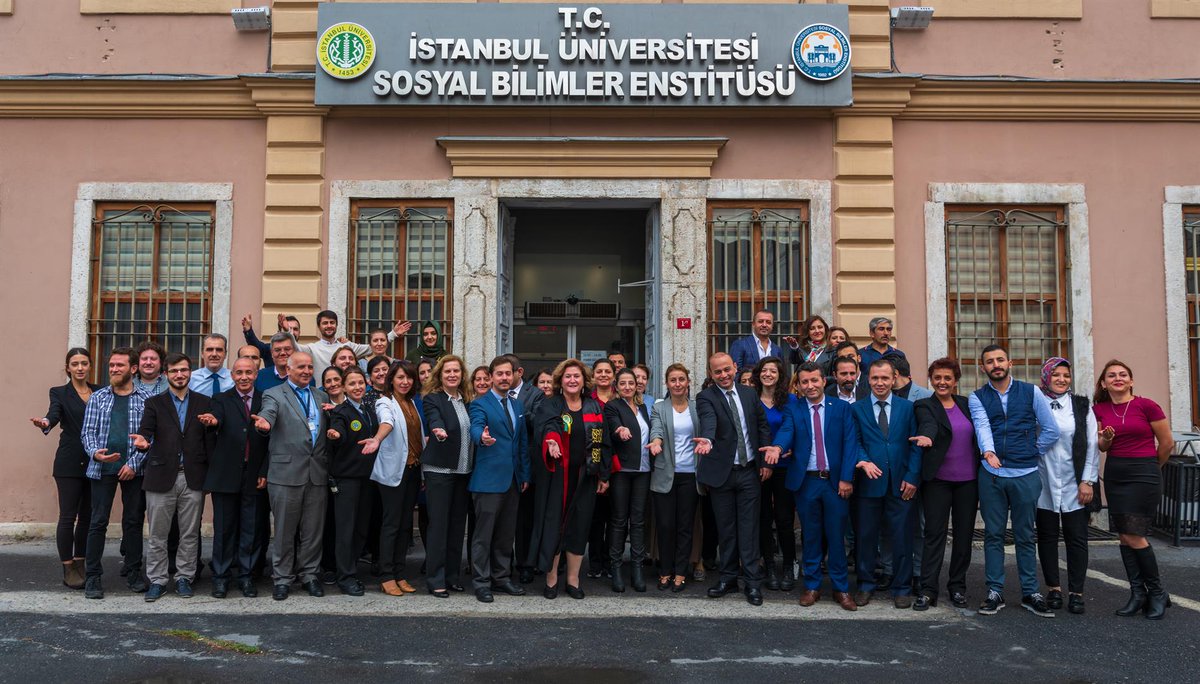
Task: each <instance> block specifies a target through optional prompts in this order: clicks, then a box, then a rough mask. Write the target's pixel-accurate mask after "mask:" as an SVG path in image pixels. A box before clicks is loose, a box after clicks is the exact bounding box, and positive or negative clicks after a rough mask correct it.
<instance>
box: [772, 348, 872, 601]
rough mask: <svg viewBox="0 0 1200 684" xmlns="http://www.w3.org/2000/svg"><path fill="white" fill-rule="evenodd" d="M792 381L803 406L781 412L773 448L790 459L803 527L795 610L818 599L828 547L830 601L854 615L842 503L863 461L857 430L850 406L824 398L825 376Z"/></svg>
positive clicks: (802, 371) (807, 369)
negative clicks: (801, 572)
mask: <svg viewBox="0 0 1200 684" xmlns="http://www.w3.org/2000/svg"><path fill="white" fill-rule="evenodd" d="M796 381H797V382H798V383H799V385H800V394H802V395H803V396H804V399H805V400H804V401H801V402H792V403H789V404H787V405H786V407H785V408H784V411H786V415H785V416H784V420H783V423H782V424H781V425H780V428H779V432H778V433H777V434H776V435H775V446H777V447H779V448H780V449H781V450H783V451H784V452H788V451H790V452H792V453H793V454H795V464H794V465H793V466H792V467H790V468H788V469H787V481H786V483H785V484H786V485H787V488H788V489H790V490H792V491H793V492H795V493H796V510H797V511H799V512H800V520H801V522H802V523H803V526H804V550H803V560H804V563H803V567H804V593H803V594H801V595H800V605H801V606H804V607H806V608H807V607H809V606H811V605H813V604H814V603H816V602H817V601H818V600H819V599H820V598H821V560H822V558H823V557H824V556H825V544H826V543H827V542H828V544H829V545H830V553H829V557H828V559H827V560H826V563H825V566H826V568H827V569H828V570H829V581H830V584H832V585H833V600H834V601H836V602H837V604H838V605H839V606H841V607H842V608H843V609H845V610H857V609H858V607H857V606H855V605H854V601H853V600H852V599H851V598H850V578H849V576H848V574H847V568H846V554H845V553H844V552H843V550H842V540H843V539H844V538H845V536H846V518H847V516H848V515H849V512H850V506H849V501H848V500H849V498H850V494H851V493H853V491H854V483H853V478H854V464H855V463H858V462H859V461H860V460H862V458H863V456H862V453H861V449H862V447H861V446H860V445H859V441H858V428H857V426H856V425H855V423H854V418H853V416H851V413H850V412H851V406H850V404H847V403H846V402H844V401H842V400H840V399H834V398H832V397H829V396H826V395H825V372H824V369H822V368H821V366H820V365H818V364H816V363H812V362H808V363H803V364H800V367H799V369H798V370H797V372H796ZM814 437H815V438H814ZM802 465H803V467H801V466H802Z"/></svg>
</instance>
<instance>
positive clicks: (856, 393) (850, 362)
mask: <svg viewBox="0 0 1200 684" xmlns="http://www.w3.org/2000/svg"><path fill="white" fill-rule="evenodd" d="M861 372H862V371H860V370H859V368H858V357H857V356H853V355H846V356H838V357H836V358H834V360H833V382H831V383H829V384H828V385H827V386H826V387H825V396H827V397H829V398H831V399H841V400H842V401H844V402H846V403H847V404H853V403H855V402H858V401H861V400H863V399H866V398H867V395H869V394H870V393H871V388H870V387H869V386H868V385H867V383H865V382H863V381H862V378H861V377H860V374H861Z"/></svg>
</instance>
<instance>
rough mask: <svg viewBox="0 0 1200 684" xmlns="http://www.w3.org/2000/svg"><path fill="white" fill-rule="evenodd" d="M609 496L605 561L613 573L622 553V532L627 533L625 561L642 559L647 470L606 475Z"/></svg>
mask: <svg viewBox="0 0 1200 684" xmlns="http://www.w3.org/2000/svg"><path fill="white" fill-rule="evenodd" d="M608 495H609V496H610V497H611V498H612V500H611V501H610V506H609V517H608V560H609V562H610V563H611V564H612V568H613V572H616V571H617V569H618V568H620V567H621V557H622V556H623V555H625V532H626V530H628V532H629V560H630V561H632V562H633V563H635V564H640V563H641V562H642V560H644V559H645V558H646V504H647V503H648V502H649V498H650V473H648V472H645V473H639V472H629V471H621V472H619V473H614V474H613V476H612V477H611V478H609V492H608Z"/></svg>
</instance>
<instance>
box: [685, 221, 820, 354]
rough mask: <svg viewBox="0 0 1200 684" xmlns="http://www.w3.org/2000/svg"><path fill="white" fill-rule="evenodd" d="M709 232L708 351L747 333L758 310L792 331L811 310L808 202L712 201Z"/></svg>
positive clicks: (779, 329) (780, 331)
mask: <svg viewBox="0 0 1200 684" xmlns="http://www.w3.org/2000/svg"><path fill="white" fill-rule="evenodd" d="M708 235H709V268H710V270H711V273H712V280H711V281H710V286H709V307H708V320H709V324H708V328H709V329H708V351H709V353H710V354H712V353H716V352H718V351H727V350H728V349H729V346H730V345H731V344H732V343H733V341H734V340H736V339H737V338H739V337H745V336H746V335H749V334H750V333H751V324H752V322H753V318H754V313H755V312H756V311H758V310H760V309H765V310H767V311H770V312H772V313H773V314H775V333H776V336H782V335H794V334H795V333H796V330H797V328H798V327H799V325H800V323H801V322H802V321H803V320H804V319H805V317H807V316H808V309H809V303H808V288H809V268H810V264H809V223H808V205H807V204H767V203H762V204H750V203H721V202H710V203H709V205H708Z"/></svg>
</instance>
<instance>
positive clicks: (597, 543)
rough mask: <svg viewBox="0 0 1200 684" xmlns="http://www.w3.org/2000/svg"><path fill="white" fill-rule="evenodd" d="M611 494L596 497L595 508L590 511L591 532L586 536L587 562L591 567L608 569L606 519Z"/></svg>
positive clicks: (610, 504)
mask: <svg viewBox="0 0 1200 684" xmlns="http://www.w3.org/2000/svg"><path fill="white" fill-rule="evenodd" d="M611 502H612V495H611V493H610V494H608V495H606V496H598V497H596V507H595V508H593V509H592V530H591V533H589V534H588V560H589V561H590V562H591V564H592V565H595V566H598V567H608V556H609V548H608V546H609V544H608V519H609V516H610V513H609V509H610V508H611V506H612V503H611Z"/></svg>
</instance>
